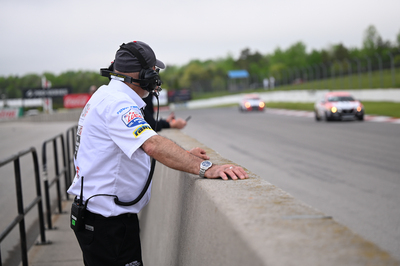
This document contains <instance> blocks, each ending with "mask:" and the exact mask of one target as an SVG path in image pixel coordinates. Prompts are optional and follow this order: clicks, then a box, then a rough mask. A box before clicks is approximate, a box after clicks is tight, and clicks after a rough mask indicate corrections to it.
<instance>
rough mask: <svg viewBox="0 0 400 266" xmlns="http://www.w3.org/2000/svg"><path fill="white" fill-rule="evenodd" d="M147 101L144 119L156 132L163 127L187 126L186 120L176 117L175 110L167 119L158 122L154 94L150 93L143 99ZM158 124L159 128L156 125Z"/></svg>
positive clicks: (179, 127) (180, 127)
mask: <svg viewBox="0 0 400 266" xmlns="http://www.w3.org/2000/svg"><path fill="white" fill-rule="evenodd" d="M143 100H144V102H145V103H146V107H145V108H144V119H145V120H146V122H147V123H148V124H149V125H150V126H151V128H152V129H153V130H155V131H156V132H159V131H161V130H162V129H163V128H176V129H182V128H184V127H185V126H186V123H187V122H186V121H185V120H183V119H182V118H176V117H175V114H174V112H172V113H170V114H169V116H168V117H167V119H159V120H158V122H157V123H156V120H155V119H154V106H153V95H152V94H150V95H149V96H147V97H146V98H144V99H143ZM156 125H157V128H155V126H156Z"/></svg>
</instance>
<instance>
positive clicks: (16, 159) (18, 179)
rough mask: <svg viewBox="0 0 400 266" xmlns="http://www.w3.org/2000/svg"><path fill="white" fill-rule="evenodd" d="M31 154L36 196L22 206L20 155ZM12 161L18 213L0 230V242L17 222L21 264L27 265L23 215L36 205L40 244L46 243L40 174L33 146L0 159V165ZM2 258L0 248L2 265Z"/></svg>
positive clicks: (0, 262)
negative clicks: (27, 204) (25, 206)
mask: <svg viewBox="0 0 400 266" xmlns="http://www.w3.org/2000/svg"><path fill="white" fill-rule="evenodd" d="M29 153H31V154H32V161H33V166H34V172H35V185H36V197H35V198H34V199H33V201H32V202H31V203H29V206H28V207H27V208H24V204H23V197H22V195H23V193H22V182H21V165H20V157H22V156H24V155H26V154H29ZM11 162H13V163H14V178H15V186H16V195H17V208H18V215H17V216H16V217H15V218H14V220H13V221H12V222H11V223H10V224H9V225H8V226H7V228H6V229H5V230H4V231H3V232H1V234H0V243H1V242H2V241H3V240H4V239H5V238H6V236H7V235H8V234H9V233H10V232H11V230H12V229H14V227H15V226H17V224H19V234H20V239H21V245H20V246H21V257H22V265H23V266H28V248H27V237H26V229H25V215H26V214H27V213H28V212H29V211H30V210H31V209H32V208H33V207H34V206H35V205H37V209H38V217H39V227H40V228H39V229H40V239H41V244H46V235H45V229H44V216H43V206H42V194H41V188H40V174H39V162H38V156H37V152H36V149H35V148H33V147H32V148H29V149H27V150H23V151H21V152H19V153H18V154H16V155H13V156H11V157H9V158H7V159H5V160H2V161H0V167H2V166H4V165H6V164H8V163H11ZM2 265H3V263H2V258H1V249H0V266H2Z"/></svg>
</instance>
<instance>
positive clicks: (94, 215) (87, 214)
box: [85, 210, 137, 220]
mask: <svg viewBox="0 0 400 266" xmlns="http://www.w3.org/2000/svg"><path fill="white" fill-rule="evenodd" d="M135 217H137V213H123V214H120V215H117V216H109V217H105V216H103V215H101V214H97V213H93V212H91V211H88V210H86V211H85V218H88V219H90V218H92V219H97V220H113V219H123V218H135Z"/></svg>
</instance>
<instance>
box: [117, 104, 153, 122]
mask: <svg viewBox="0 0 400 266" xmlns="http://www.w3.org/2000/svg"><path fill="white" fill-rule="evenodd" d="M121 119H122V121H123V122H124V123H125V125H126V126H127V127H136V126H139V125H143V124H147V123H146V121H145V120H144V119H143V117H142V114H141V112H140V109H139V108H137V107H136V108H134V107H131V108H130V109H129V110H128V111H127V112H126V113H124V114H123V115H122V116H121Z"/></svg>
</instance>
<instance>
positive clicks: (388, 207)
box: [162, 107, 400, 259]
mask: <svg viewBox="0 0 400 266" xmlns="http://www.w3.org/2000/svg"><path fill="white" fill-rule="evenodd" d="M167 114H168V113H167V112H164V113H163V112H162V116H164V117H166V115H167ZM175 114H176V116H177V117H181V118H186V117H188V116H189V115H190V116H191V120H190V121H189V122H188V124H187V126H186V127H185V128H184V129H183V132H185V133H186V134H187V135H190V136H192V137H194V138H196V139H197V140H199V141H200V142H201V143H204V144H205V145H206V146H208V147H210V148H212V149H213V150H215V151H217V152H218V153H220V154H221V155H222V156H224V157H226V158H228V159H230V160H232V161H234V162H236V163H238V164H240V165H242V166H244V167H246V168H247V169H249V170H250V171H252V172H254V173H256V174H257V175H259V176H260V177H261V178H263V179H265V180H267V181H268V182H270V183H272V184H274V185H276V186H278V187H280V188H282V189H283V190H285V191H287V192H289V193H290V194H292V195H293V196H295V197H296V198H298V199H300V200H302V201H303V202H305V203H306V204H308V205H310V206H312V207H315V208H317V209H319V210H321V211H323V212H324V213H325V214H327V215H329V216H332V217H333V218H334V219H335V220H337V221H338V222H340V223H342V224H344V225H346V226H347V227H349V228H350V229H352V230H353V231H354V232H356V233H358V234H359V235H361V236H363V237H364V238H366V239H367V240H370V241H372V242H373V243H375V244H377V245H379V246H380V247H381V248H383V249H384V250H386V251H389V252H390V253H391V254H392V255H393V256H395V257H396V258H397V259H400V208H399V204H400V193H399V191H400V125H399V124H393V123H374V122H368V121H364V122H359V121H342V122H316V121H315V120H314V118H313V117H310V116H308V117H307V116H306V117H302V116H295V115H293V116H288V115H282V114H276V113H274V112H273V111H272V110H271V111H268V110H267V111H266V112H263V113H240V112H239V111H238V109H237V108H234V107H230V108H210V109H193V110H176V111H175Z"/></svg>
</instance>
